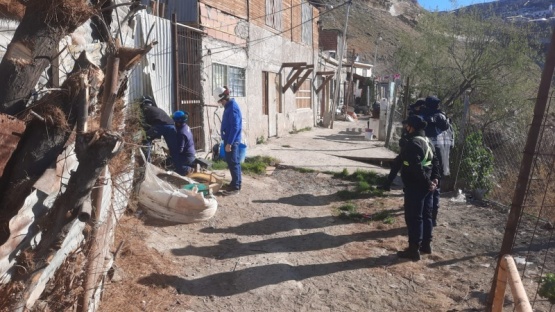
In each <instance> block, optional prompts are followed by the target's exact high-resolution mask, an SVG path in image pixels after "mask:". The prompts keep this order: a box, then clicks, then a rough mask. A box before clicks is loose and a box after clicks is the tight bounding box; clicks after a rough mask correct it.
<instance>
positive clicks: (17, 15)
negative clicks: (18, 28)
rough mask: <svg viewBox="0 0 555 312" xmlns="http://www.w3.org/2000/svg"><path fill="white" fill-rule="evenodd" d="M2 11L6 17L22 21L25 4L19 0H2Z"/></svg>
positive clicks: (0, 6)
mask: <svg viewBox="0 0 555 312" xmlns="http://www.w3.org/2000/svg"><path fill="white" fill-rule="evenodd" d="M0 12H1V13H2V17H3V18H5V19H11V20H15V21H21V19H22V18H23V15H25V5H23V4H21V3H20V2H19V1H17V0H0Z"/></svg>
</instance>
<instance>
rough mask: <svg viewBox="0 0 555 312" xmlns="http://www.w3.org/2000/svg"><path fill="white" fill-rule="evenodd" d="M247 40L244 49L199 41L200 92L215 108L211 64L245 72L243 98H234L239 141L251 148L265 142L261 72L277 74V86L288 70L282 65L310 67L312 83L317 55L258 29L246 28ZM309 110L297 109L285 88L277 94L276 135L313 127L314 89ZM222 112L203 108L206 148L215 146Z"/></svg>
mask: <svg viewBox="0 0 555 312" xmlns="http://www.w3.org/2000/svg"><path fill="white" fill-rule="evenodd" d="M249 28H250V30H249V39H250V42H251V44H250V45H249V47H248V48H245V47H241V46H238V45H232V44H230V43H227V42H225V41H222V40H218V39H214V38H212V37H205V38H204V39H203V55H204V57H203V60H202V62H203V65H202V68H204V73H203V81H202V85H203V90H204V97H205V103H206V104H207V105H217V104H216V101H215V99H214V97H213V95H212V91H213V90H214V89H215V88H216V87H217V86H214V85H213V83H212V64H213V63H220V64H225V65H231V66H235V67H241V68H245V69H246V71H245V79H246V81H245V85H246V94H245V97H236V98H235V100H236V101H237V103H238V104H239V106H240V108H241V112H242V114H243V140H244V141H245V143H247V145H254V144H256V142H257V139H259V138H263V139H267V138H268V135H269V132H268V125H269V120H268V115H263V114H262V109H263V85H262V77H263V76H262V72H263V71H267V72H272V73H280V74H281V79H282V81H281V85H284V84H285V83H286V82H287V78H288V77H289V75H290V73H291V68H290V67H287V68H281V65H282V63H288V62H306V63H307V64H309V65H310V64H314V65H315V68H314V70H313V72H312V73H311V75H310V76H309V79H312V82H313V85H314V83H315V81H314V80H315V73H316V71H318V70H319V69H318V64H317V51H315V50H314V49H312V46H307V45H301V44H298V43H294V42H291V41H289V40H287V39H284V38H283V37H281V36H279V35H275V34H273V33H271V32H269V31H267V30H264V29H261V28H260V27H257V26H254V25H250V27H249ZM312 89H313V92H312V108H304V109H297V107H296V102H295V94H294V93H293V91H292V90H291V88H289V89H288V90H287V91H286V92H285V93H282V94H281V101H282V107H283V112H282V113H278V116H277V129H278V131H277V135H278V136H285V135H287V134H289V132H291V131H293V130H295V129H303V128H306V127H313V126H314V125H315V110H314V107H315V105H317V99H316V94H315V93H314V89H315V88H314V87H313V88H312ZM222 114H223V108H221V107H219V108H216V107H210V106H207V117H208V120H207V122H209V123H210V129H207V131H206V133H207V136H208V138H207V142H208V144H207V146H213V145H214V144H215V143H217V142H218V140H219V139H218V138H219V129H220V120H219V119H218V118H221V116H222Z"/></svg>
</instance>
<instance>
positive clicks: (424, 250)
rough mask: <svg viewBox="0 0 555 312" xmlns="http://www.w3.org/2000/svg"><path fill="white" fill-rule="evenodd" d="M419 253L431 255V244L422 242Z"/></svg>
mask: <svg viewBox="0 0 555 312" xmlns="http://www.w3.org/2000/svg"><path fill="white" fill-rule="evenodd" d="M420 253H423V254H427V255H431V254H432V242H422V245H421V246H420Z"/></svg>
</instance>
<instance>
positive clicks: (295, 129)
mask: <svg viewBox="0 0 555 312" xmlns="http://www.w3.org/2000/svg"><path fill="white" fill-rule="evenodd" d="M310 130H312V128H311V127H304V128H302V129H297V128H296V127H295V126H293V130H291V131H289V134H296V133H299V132H303V131H310Z"/></svg>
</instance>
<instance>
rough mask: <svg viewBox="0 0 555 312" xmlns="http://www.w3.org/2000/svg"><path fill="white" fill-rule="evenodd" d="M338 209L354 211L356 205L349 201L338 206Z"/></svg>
mask: <svg viewBox="0 0 555 312" xmlns="http://www.w3.org/2000/svg"><path fill="white" fill-rule="evenodd" d="M338 209H339V210H340V211H345V212H356V211H357V206H355V205H354V204H351V203H347V204H345V205H343V206H340V207H339V208H338Z"/></svg>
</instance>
